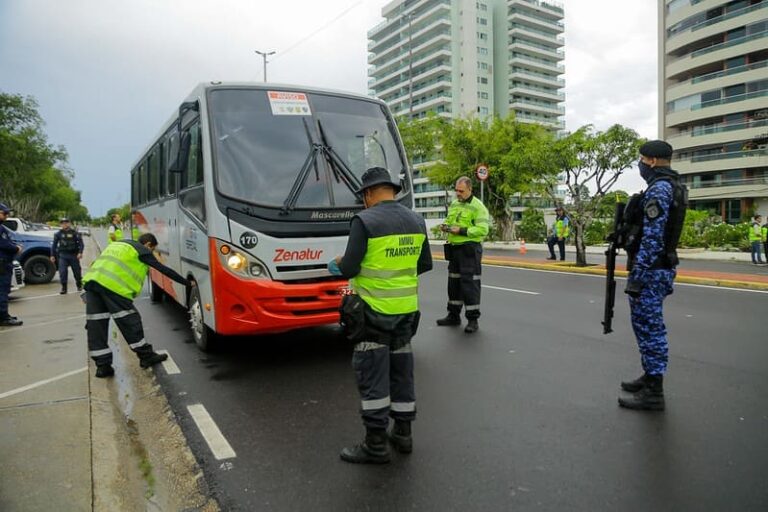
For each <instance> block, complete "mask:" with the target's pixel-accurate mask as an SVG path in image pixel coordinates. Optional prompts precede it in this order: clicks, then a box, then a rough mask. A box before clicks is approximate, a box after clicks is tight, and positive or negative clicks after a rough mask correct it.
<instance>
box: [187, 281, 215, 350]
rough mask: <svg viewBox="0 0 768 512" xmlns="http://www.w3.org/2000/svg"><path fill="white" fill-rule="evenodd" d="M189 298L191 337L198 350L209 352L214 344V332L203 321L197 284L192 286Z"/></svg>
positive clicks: (201, 304)
mask: <svg viewBox="0 0 768 512" xmlns="http://www.w3.org/2000/svg"><path fill="white" fill-rule="evenodd" d="M189 299H190V300H189V326H190V328H191V329H192V337H193V338H194V339H195V344H196V345H197V346H198V348H199V349H200V350H202V351H203V352H210V351H211V350H213V349H214V347H215V345H216V333H215V332H214V331H213V329H211V328H210V327H208V326H207V325H205V322H204V321H203V303H202V301H201V300H200V290H198V288H197V286H194V287H192V291H191V292H190V297H189Z"/></svg>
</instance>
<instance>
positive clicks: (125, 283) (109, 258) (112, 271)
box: [83, 242, 149, 299]
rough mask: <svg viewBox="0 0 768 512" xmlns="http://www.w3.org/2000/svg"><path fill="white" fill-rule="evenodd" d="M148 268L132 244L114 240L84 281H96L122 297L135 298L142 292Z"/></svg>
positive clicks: (94, 263) (93, 265)
mask: <svg viewBox="0 0 768 512" xmlns="http://www.w3.org/2000/svg"><path fill="white" fill-rule="evenodd" d="M148 269H149V267H148V266H147V265H145V264H144V263H142V262H141V261H140V260H139V252H138V251H137V250H136V249H135V248H134V247H133V246H132V245H131V244H128V243H126V242H114V243H112V244H109V245H108V246H107V247H106V248H105V249H104V251H103V252H102V253H101V256H99V257H98V258H97V259H96V261H94V262H93V264H92V265H91V268H90V269H88V272H87V273H86V274H85V276H83V282H84V283H87V282H88V281H96V282H97V283H99V284H100V285H101V286H103V287H104V288H106V289H108V290H110V291H112V292H115V293H116V294H118V295H120V296H121V297H126V298H128V299H133V298H135V297H136V296H137V295H138V294H139V292H141V287H142V286H143V285H144V279H146V277H147V271H148Z"/></svg>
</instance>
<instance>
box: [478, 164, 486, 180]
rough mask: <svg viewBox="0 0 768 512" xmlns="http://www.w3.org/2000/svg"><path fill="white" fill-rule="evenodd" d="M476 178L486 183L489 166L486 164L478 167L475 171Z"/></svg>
mask: <svg viewBox="0 0 768 512" xmlns="http://www.w3.org/2000/svg"><path fill="white" fill-rule="evenodd" d="M475 176H477V179H479V180H480V181H485V180H487V179H488V166H487V165H485V164H480V165H478V166H477V169H475Z"/></svg>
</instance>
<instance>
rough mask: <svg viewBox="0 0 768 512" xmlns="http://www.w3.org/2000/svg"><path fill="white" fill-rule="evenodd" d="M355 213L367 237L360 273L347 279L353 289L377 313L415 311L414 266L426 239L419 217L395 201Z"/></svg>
mask: <svg viewBox="0 0 768 512" xmlns="http://www.w3.org/2000/svg"><path fill="white" fill-rule="evenodd" d="M356 217H358V218H359V219H360V220H361V221H362V222H363V225H364V226H365V229H366V231H367V232H368V234H369V238H368V248H367V250H366V252H365V256H364V257H363V261H362V262H361V263H360V273H359V274H357V275H356V276H355V277H354V278H352V279H351V280H350V284H351V286H352V289H353V290H354V292H355V293H356V294H357V295H359V296H360V298H362V299H363V300H364V301H365V302H366V304H368V305H369V306H370V307H371V309H373V310H374V311H375V312H377V313H382V314H385V315H403V314H407V313H413V312H415V311H418V309H419V295H418V277H417V273H416V266H417V262H418V260H419V256H420V255H421V248H422V245H423V243H424V240H425V239H426V232H425V230H424V228H422V226H421V225H420V224H419V220H420V219H419V218H418V217H417V216H416V215H415V214H414V213H413V212H411V211H410V210H408V209H405V208H403V207H402V206H400V205H399V204H397V203H380V204H378V205H376V206H374V207H372V208H369V209H367V210H363V211H362V212H360V213H358V214H357V215H356Z"/></svg>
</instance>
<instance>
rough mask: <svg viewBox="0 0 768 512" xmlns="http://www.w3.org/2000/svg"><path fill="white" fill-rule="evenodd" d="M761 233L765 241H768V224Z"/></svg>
mask: <svg viewBox="0 0 768 512" xmlns="http://www.w3.org/2000/svg"><path fill="white" fill-rule="evenodd" d="M760 233H761V234H762V237H763V242H768V225H765V226H763V229H761V230H760Z"/></svg>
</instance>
